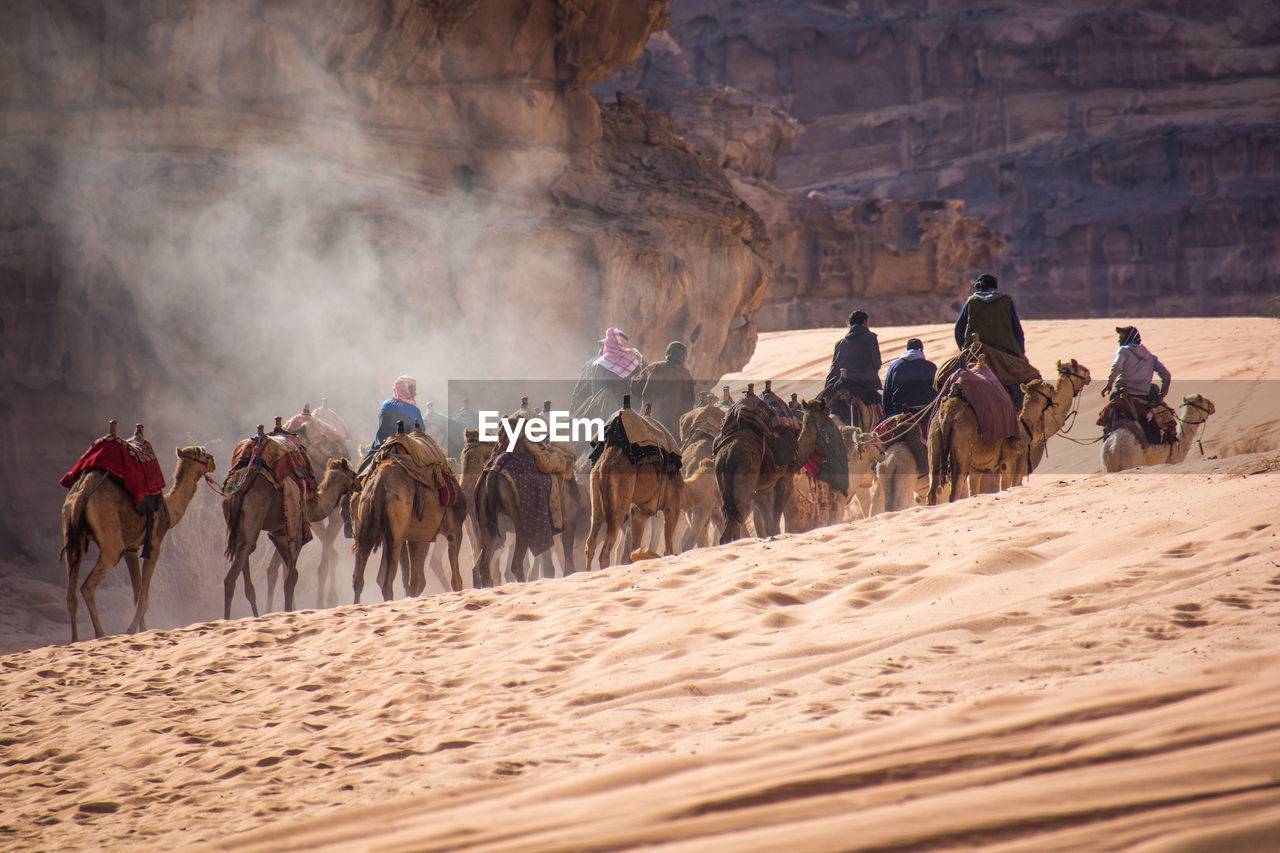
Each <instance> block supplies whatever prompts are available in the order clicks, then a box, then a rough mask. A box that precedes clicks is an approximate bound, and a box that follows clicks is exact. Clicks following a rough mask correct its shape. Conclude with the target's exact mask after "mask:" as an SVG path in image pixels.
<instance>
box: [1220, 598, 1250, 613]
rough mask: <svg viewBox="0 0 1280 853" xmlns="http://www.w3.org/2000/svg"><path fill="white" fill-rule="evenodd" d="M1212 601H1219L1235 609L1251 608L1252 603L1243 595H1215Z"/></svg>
mask: <svg viewBox="0 0 1280 853" xmlns="http://www.w3.org/2000/svg"><path fill="white" fill-rule="evenodd" d="M1213 600H1214V601H1221V602H1222V603H1223V604H1225V605H1227V606H1228V607H1234V608H1236V609H1237V610H1252V609H1253V604H1251V603H1250V600H1249V599H1248V598H1246V597H1245V596H1243V595H1215V596H1214V597H1213Z"/></svg>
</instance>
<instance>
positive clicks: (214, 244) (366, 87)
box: [0, 0, 769, 562]
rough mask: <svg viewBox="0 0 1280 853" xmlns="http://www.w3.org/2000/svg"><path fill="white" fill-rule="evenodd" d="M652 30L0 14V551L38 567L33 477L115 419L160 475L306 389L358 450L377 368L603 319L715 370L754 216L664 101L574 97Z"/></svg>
mask: <svg viewBox="0 0 1280 853" xmlns="http://www.w3.org/2000/svg"><path fill="white" fill-rule="evenodd" d="M666 22H667V2H666V0H641V2H635V0H628V2H621V0H443V2H436V3H431V4H420V3H412V2H408V0H399V2H389V3H377V2H373V0H326V2H305V3H304V2H297V3H277V2H257V0H218V2H204V0H186V2H177V3H168V4H144V5H137V6H134V5H129V4H115V3H101V4H84V3H74V2H69V0H68V1H67V2H56V0H51V2H42V3H29V4H27V3H24V4H19V5H17V6H15V7H14V8H13V9H10V10H8V17H7V21H6V30H7V33H6V38H5V39H4V42H3V49H0V78H2V79H4V80H5V81H6V87H5V90H4V92H3V93H0V123H2V124H0V128H3V132H0V187H3V192H2V193H0V481H3V482H5V483H6V484H7V488H6V490H5V492H4V494H3V495H0V552H5V553H14V552H25V553H27V554H30V555H32V556H37V557H39V558H41V559H44V560H48V561H49V562H52V560H51V557H52V554H53V553H55V552H56V547H54V545H53V543H54V541H55V539H56V530H57V517H58V509H57V508H58V504H59V503H60V501H61V497H62V494H63V493H62V490H61V489H60V488H59V487H58V486H57V478H58V476H59V475H60V474H62V473H63V472H64V471H66V470H68V469H69V468H70V466H71V465H72V463H74V461H75V459H76V457H77V456H78V455H79V453H80V452H81V451H82V450H83V449H84V448H85V447H86V446H87V445H88V443H89V441H90V440H91V439H92V438H94V437H96V436H97V435H100V434H102V432H104V431H105V425H106V421H107V419H108V418H111V417H115V418H119V419H120V420H121V421H122V422H128V423H132V422H133V421H134V420H139V421H145V422H146V423H147V424H148V426H149V429H148V435H149V437H150V438H151V439H152V441H153V442H154V443H155V444H156V447H157V450H158V451H160V452H161V455H162V458H163V459H165V460H166V462H165V467H166V473H167V470H168V469H169V467H170V464H171V463H170V462H169V461H167V460H169V459H171V453H172V449H171V448H172V447H173V446H175V445H177V444H181V443H187V442H189V441H194V442H199V443H206V444H209V445H210V446H211V447H212V449H213V450H214V452H215V454H217V455H218V456H219V463H220V464H224V463H225V461H226V457H227V455H228V454H227V451H228V449H229V447H230V442H231V441H232V440H233V439H234V438H235V437H237V436H241V435H244V434H247V433H248V432H250V431H251V430H252V429H253V426H254V425H255V424H257V423H263V422H266V423H268V424H269V423H270V418H271V416H272V415H274V414H283V415H288V414H290V413H292V412H294V411H297V410H298V408H299V407H300V406H301V404H302V402H304V401H312V402H315V401H316V400H318V399H319V397H320V396H322V395H324V396H328V397H329V398H330V399H331V401H332V405H333V406H335V408H338V410H339V411H340V412H342V413H343V414H344V416H346V417H347V419H348V420H349V421H350V422H351V424H352V427H353V428H354V429H356V430H357V431H358V432H359V433H360V435H358V436H357V438H358V439H359V440H368V437H369V436H368V435H365V433H366V432H368V433H370V435H371V430H372V424H373V421H374V417H375V414H376V410H377V406H378V404H379V403H380V402H381V400H382V399H383V398H384V397H386V396H387V391H388V389H389V383H390V381H391V380H392V379H393V378H394V377H395V376H396V375H397V374H400V373H413V374H416V375H417V376H418V377H419V383H420V388H422V393H421V394H420V397H424V396H434V397H435V399H437V400H441V399H442V396H441V395H443V393H444V390H445V388H444V380H445V379H446V378H448V377H467V378H476V377H485V376H507V377H530V378H552V377H565V376H569V377H572V376H574V375H576V370H577V367H578V366H579V365H580V364H581V362H582V361H583V359H584V358H585V357H587V356H589V355H593V354H594V352H595V349H596V343H595V342H596V340H597V339H598V338H599V337H600V333H601V331H602V330H603V329H604V328H605V327H606V326H609V325H622V326H624V327H625V328H627V329H628V330H629V331H630V332H631V334H632V339H633V341H634V342H635V343H637V344H638V345H639V346H640V347H641V349H642V350H643V351H645V352H646V353H647V354H649V355H651V356H654V355H660V353H661V351H662V347H663V346H665V344H666V342H667V341H668V340H671V339H672V338H683V339H685V340H688V339H690V338H691V337H693V336H694V335H695V331H696V335H697V337H698V342H697V344H696V345H695V346H694V347H693V348H692V351H691V361H692V364H693V366H694V368H695V369H696V370H698V371H699V372H701V373H706V374H709V375H711V374H718V373H719V372H722V371H724V370H727V369H732V368H734V367H737V366H740V365H741V364H742V363H743V362H744V361H745V359H746V358H747V357H748V355H749V354H750V352H751V350H752V348H753V346H754V340H755V327H754V325H753V323H752V322H751V319H752V315H753V313H754V311H755V310H756V308H757V307H758V306H759V303H760V298H761V293H762V290H763V288H764V286H765V283H766V282H767V280H768V276H769V263H768V242H767V238H765V237H764V234H763V228H762V227H761V226H760V224H759V220H758V218H756V217H755V215H754V214H753V213H752V212H751V211H750V210H749V209H748V208H746V207H745V205H743V204H742V202H741V200H740V199H739V198H737V196H736V195H735V194H734V191H733V189H732V187H731V186H730V185H729V184H728V182H727V181H726V180H725V179H724V177H723V176H722V174H720V172H719V170H718V169H716V168H714V167H713V166H711V165H710V164H708V163H707V162H705V161H703V160H702V159H701V158H699V157H697V156H696V155H695V154H694V153H692V152H691V151H690V150H689V149H688V148H687V147H686V146H685V144H684V143H683V142H682V141H681V140H680V139H679V138H678V136H677V135H676V134H675V133H674V132H673V131H672V130H671V129H670V128H669V127H668V126H667V125H666V124H665V123H664V120H663V119H662V117H660V116H654V115H651V114H648V113H645V112H644V111H643V110H640V109H638V108H634V109H629V108H627V107H623V106H614V107H610V108H608V109H605V110H603V111H602V110H601V108H600V106H599V104H598V102H597V101H596V99H595V97H594V96H593V95H592V94H591V93H590V91H589V90H588V88H587V87H588V86H589V85H590V84H591V83H593V82H596V81H598V80H599V79H601V78H602V77H604V76H605V75H606V74H607V73H608V72H609V71H610V70H612V69H613V68H614V67H615V66H617V65H619V64H622V63H626V62H630V61H632V60H634V59H635V58H637V57H638V56H639V55H640V52H641V51H642V49H643V46H644V44H645V42H646V40H647V38H648V36H649V35H650V34H651V33H652V32H654V31H655V30H657V29H660V28H661V27H663V26H665V24H666ZM456 406H457V401H454V408H456ZM440 407H441V408H443V406H440ZM15 484H16V485H15Z"/></svg>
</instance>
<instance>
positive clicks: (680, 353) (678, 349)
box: [664, 341, 689, 364]
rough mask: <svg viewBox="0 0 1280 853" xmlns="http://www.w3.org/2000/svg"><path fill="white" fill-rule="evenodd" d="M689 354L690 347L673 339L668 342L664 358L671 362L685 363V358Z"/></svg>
mask: <svg viewBox="0 0 1280 853" xmlns="http://www.w3.org/2000/svg"><path fill="white" fill-rule="evenodd" d="M688 355H689V348H688V347H687V346H685V345H684V344H683V343H681V342H680V341H672V342H671V343H669V344H667V351H666V353H665V355H664V358H665V359H666V360H667V363H669V364H684V360H685V358H686V357H687V356H688Z"/></svg>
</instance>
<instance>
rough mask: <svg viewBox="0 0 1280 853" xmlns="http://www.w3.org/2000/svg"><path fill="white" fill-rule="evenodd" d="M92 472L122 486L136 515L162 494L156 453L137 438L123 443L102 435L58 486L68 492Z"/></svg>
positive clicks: (161, 479)
mask: <svg viewBox="0 0 1280 853" xmlns="http://www.w3.org/2000/svg"><path fill="white" fill-rule="evenodd" d="M93 470H100V471H106V472H107V474H109V475H110V476H111V477H113V478H115V479H116V480H117V481H118V482H119V483H120V484H121V485H122V486H124V490H125V491H126V492H128V493H129V496H130V497H131V498H133V505H134V508H135V509H137V510H138V512H139V513H142V512H145V510H146V504H147V503H148V501H147V498H149V497H152V496H157V495H160V494H161V493H162V492H163V491H164V472H162V471H161V470H160V461H159V460H158V459H156V452H155V450H154V449H152V447H151V443H150V442H149V441H147V440H146V439H145V438H141V437H139V436H134V437H133V438H131V439H128V440H127V441H126V440H125V439H123V438H120V436H118V435H104V436H103V437H102V438H99V439H98V440H97V441H95V442H94V443H93V444H91V445H89V449H88V450H86V451H85V452H84V455H82V456H81V457H80V461H78V462H77V463H76V465H75V467H74V468H72V469H71V470H70V471H68V472H67V473H66V474H65V475H63V477H62V479H61V480H59V481H58V482H59V483H60V484H61V485H62V487H63V488H67V489H69V488H71V487H72V486H74V485H75V484H76V480H79V479H80V475H81V474H83V473H84V472H85V471H93ZM154 502H155V501H152V502H151V503H154Z"/></svg>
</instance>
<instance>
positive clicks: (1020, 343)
mask: <svg viewBox="0 0 1280 853" xmlns="http://www.w3.org/2000/svg"><path fill="white" fill-rule="evenodd" d="M955 333H956V346H957V347H959V348H960V349H962V350H963V349H964V348H965V347H967V346H968V345H969V344H970V343H972V341H973V339H974V336H975V335H976V336H977V338H978V340H979V341H980V342H981V344H982V349H983V351H984V352H985V353H986V355H987V361H988V363H989V365H990V367H991V370H992V372H993V373H995V375H996V377H997V378H998V379H999V380H1000V384H1001V385H1003V386H1004V388H1005V390H1006V391H1008V392H1009V396H1010V397H1011V398H1012V399H1013V405H1014V407H1015V408H1017V407H1018V406H1021V405H1022V385H1021V384H1020V383H1022V382H1026V381H1028V380H1030V379H1038V378H1039V377H1040V371H1038V370H1036V369H1035V368H1034V367H1032V366H1031V362H1029V361H1027V341H1026V336H1025V335H1023V333H1022V323H1021V322H1020V321H1019V320H1018V310H1017V308H1015V307H1014V305H1013V297H1011V296H1010V295H1009V294H1007V293H1002V292H1000V289H999V286H998V282H997V281H996V277H995V276H993V275H991V274H990V273H984V274H983V275H980V276H978V277H977V278H976V279H974V282H973V293H972V294H971V295H970V296H969V298H968V299H967V300H965V303H964V308H962V309H961V310H960V316H959V317H958V318H956V330H955Z"/></svg>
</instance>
